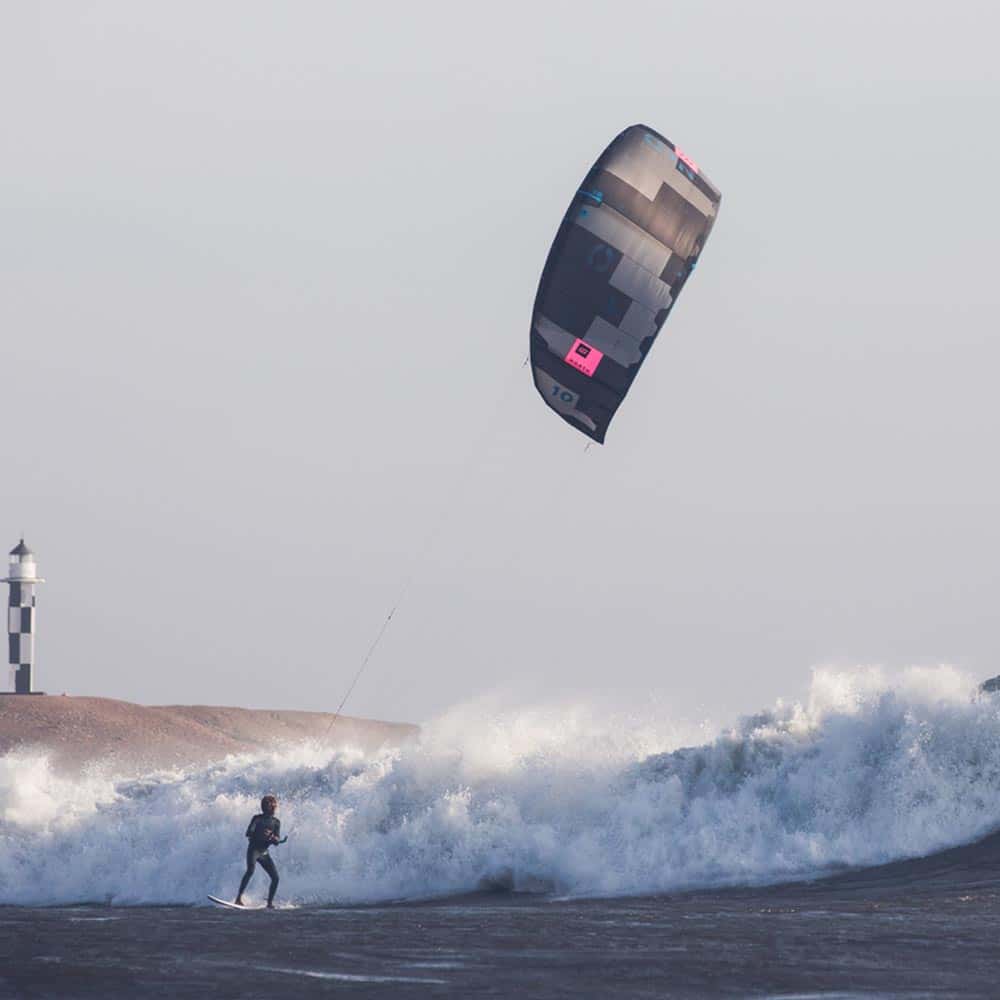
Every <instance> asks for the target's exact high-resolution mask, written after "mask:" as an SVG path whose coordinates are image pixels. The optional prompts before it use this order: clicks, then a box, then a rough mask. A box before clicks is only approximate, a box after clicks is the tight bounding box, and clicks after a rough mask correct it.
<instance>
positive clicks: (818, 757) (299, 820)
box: [0, 668, 1000, 904]
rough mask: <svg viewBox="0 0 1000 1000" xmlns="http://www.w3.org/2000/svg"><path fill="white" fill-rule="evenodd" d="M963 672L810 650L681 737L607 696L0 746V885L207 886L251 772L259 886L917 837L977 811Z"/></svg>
mask: <svg viewBox="0 0 1000 1000" xmlns="http://www.w3.org/2000/svg"><path fill="white" fill-rule="evenodd" d="M972 686H973V685H972V683H971V681H970V680H969V679H968V678H965V677H963V676H962V675H961V674H959V673H958V672H956V671H954V670H950V669H948V668H938V669H933V670H916V669H915V670H910V671H907V672H906V673H904V674H902V675H900V676H898V677H895V678H888V677H887V676H886V675H884V674H883V673H882V672H881V671H879V670H874V669H873V670H861V671H839V672H838V671H833V670H820V671H816V673H815V675H814V679H813V684H812V690H811V693H810V697H809V698H808V700H807V702H806V703H805V704H787V705H786V704H782V703H779V704H778V705H777V706H775V707H774V708H773V709H771V710H769V711H766V712H761V713H760V714H758V715H755V716H752V717H748V718H746V719H743V720H741V721H740V722H739V724H738V725H737V726H735V727H734V728H733V729H732V730H731V731H728V732H724V733H722V734H720V735H717V736H714V737H712V738H708V737H706V736H704V735H703V736H702V737H701V738H700V739H698V740H695V741H693V742H695V744H696V745H694V746H691V745H690V744H691V742H692V740H691V735H692V734H690V733H688V734H678V733H677V732H676V731H672V730H670V729H664V728H663V727H660V726H657V725H640V724H638V723H637V722H636V721H635V720H630V719H622V718H619V719H617V720H611V721H610V722H609V721H608V720H605V724H603V725H601V724H599V723H598V721H597V720H596V717H595V716H594V715H593V714H588V713H585V712H581V711H580V710H576V711H573V712H551V711H550V712H541V711H532V712H520V713H509V714H506V715H501V716H495V715H491V714H490V713H489V712H488V711H487V710H486V709H485V708H484V707H483V706H476V707H473V708H465V709H461V710H458V709H457V710H455V711H453V712H451V713H449V714H448V715H447V716H446V717H444V718H442V719H441V720H439V721H438V722H437V723H434V724H431V725H430V726H428V727H426V728H425V731H424V734H423V737H422V739H421V741H420V742H419V743H418V744H415V745H412V746H408V747H404V748H402V749H398V750H394V751H387V752H384V753H380V754H375V755H367V756H366V755H364V754H363V753H361V752H360V751H341V752H338V753H336V754H335V755H331V752H330V751H329V750H322V749H319V748H315V747H312V748H310V747H299V748H296V749H293V750H288V751H284V752H281V753H272V754H260V755H254V756H244V757H230V758H228V759H226V760H225V761H223V762H221V763H219V764H218V765H216V766H214V767H210V768H198V769H191V770H187V771H180V772H176V773H161V774H156V775H150V776H148V777H147V778H145V779H143V780H137V781H119V782H116V780H115V778H114V775H108V774H101V773H100V772H97V771H95V772H92V773H90V774H88V775H86V776H84V777H82V778H75V779H69V778H65V777H60V776H58V775H57V774H55V773H54V772H53V771H52V770H51V768H50V767H49V766H48V763H47V761H46V760H45V759H44V758H43V757H40V756H38V755H37V754H26V753H12V754H8V755H7V756H6V757H3V758H0V902H3V903H15V904H48V903H75V902H93V901H98V902H104V901H110V902H114V903H118V904H138V903H190V902H199V903H200V902H203V901H204V899H205V894H206V893H207V892H211V893H215V894H221V895H223V896H230V895H232V894H233V893H234V891H235V888H236V885H237V883H238V881H239V876H240V874H241V872H242V867H243V864H242V852H243V848H244V846H245V841H244V839H243V830H244V828H245V826H246V823H247V821H248V819H249V817H250V815H251V814H252V813H253V812H256V811H257V804H258V800H259V798H260V796H261V794H262V793H263V792H265V791H272V790H273V791H275V792H277V793H278V794H279V795H280V797H281V808H280V816H281V819H282V824H283V829H284V831H285V832H287V833H288V834H289V842H288V844H286V845H284V846H283V847H281V848H277V849H275V851H274V854H275V858H276V860H277V862H278V864H279V867H280V869H281V876H282V881H281V888H280V891H279V892H280V896H281V898H282V899H284V900H286V901H289V902H296V903H312V902H344V903H346V902H364V901H378V900H388V899H398V898H412V897H422V896H433V895H446V894H452V893H461V892H467V891H471V890H475V889H477V888H479V887H482V886H483V885H501V886H509V887H511V888H514V889H525V890H543V891H553V892H558V893H563V894H626V893H646V892H657V891H663V890H668V889H673V888H679V887H690V886H702V885H720V884H737V883H745V882H755V881H756V882H759V881H771V880H778V879H783V878H789V877H800V876H804V875H810V874H813V873H816V872H818V871H823V870H826V869H829V868H830V867H831V866H839V865H872V864H877V863H880V862H884V861H889V860H893V859H896V858H902V857H909V856H918V855H923V854H927V853H930V852H932V851H935V850H938V849H941V848H944V847H948V846H953V845H956V844H960V843H966V842H969V841H972V840H975V839H977V838H978V837H980V836H982V835H983V834H985V833H987V832H989V831H991V830H993V829H995V828H996V827H998V826H1000V698H993V697H982V698H973V697H970V694H969V692H970V689H971V688H972ZM681 743H687V744H688V748H687V749H674V748H675V747H677V746H678V745H680V744H681ZM266 881H267V880H266V877H265V876H264V874H263V873H259V874H258V875H257V876H256V879H255V884H254V885H253V887H252V889H253V890H254V892H255V893H256V895H257V896H258V897H259V895H260V894H261V893H262V891H263V890H264V888H265V883H266ZM251 895H253V892H252V893H251Z"/></svg>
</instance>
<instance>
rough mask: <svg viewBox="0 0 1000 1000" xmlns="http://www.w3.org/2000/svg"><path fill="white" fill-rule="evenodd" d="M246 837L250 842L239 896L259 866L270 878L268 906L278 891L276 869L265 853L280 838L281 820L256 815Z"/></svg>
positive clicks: (251, 821)
mask: <svg viewBox="0 0 1000 1000" xmlns="http://www.w3.org/2000/svg"><path fill="white" fill-rule="evenodd" d="M247 837H248V838H249V840H250V843H249V844H248V845H247V870H246V872H245V873H244V875H243V881H242V882H240V891H239V895H240V896H242V895H243V890H244V889H246V887H247V885H248V884H249V882H250V879H251V878H253V873H254V871H256V866H257V865H260V866H261V868H263V869H264V871H266V872H267V874H268V875H269V876H270V877H271V888H270V890H269V891H268V893H267V902H268V904H270V903H272V902H274V894H275V893H276V892H277V891H278V869H277V868H276V867H275V864H274V862H273V861H272V860H271V855H270V854H268V853H267V849H268V848H269V847H270V846H271V845H272V844H274V843H277V841H278V840H279V838H280V837H281V820H280V819H278V818H277V816H265V815H264V814H263V813H258V814H257V815H256V816H254V818H253V819H252V820H250V825H249V826H248V827H247Z"/></svg>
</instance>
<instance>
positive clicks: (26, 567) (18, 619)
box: [0, 538, 45, 694]
mask: <svg viewBox="0 0 1000 1000" xmlns="http://www.w3.org/2000/svg"><path fill="white" fill-rule="evenodd" d="M8 574H9V575H8V576H7V577H6V579H4V580H2V581H0V582H2V583H7V584H10V600H9V601H8V602H7V605H8V607H7V638H8V641H9V643H10V656H9V657H8V662H9V663H10V670H11V674H12V678H13V684H14V694H36V693H40V692H34V691H32V690H31V681H32V677H31V674H32V671H33V669H34V666H35V584H36V583H45V581H44V580H43V579H42V578H41V577H40V576H39V575H38V566H37V565H36V564H35V553H34V552H32V551H31V549H29V548H28V546H27V545H25V544H24V539H23V538H22V539H21V541H20V542H18V543H17V545H15V546H14V548H12V549H11V550H10V567H9V569H8Z"/></svg>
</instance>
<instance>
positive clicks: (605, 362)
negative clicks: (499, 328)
mask: <svg viewBox="0 0 1000 1000" xmlns="http://www.w3.org/2000/svg"><path fill="white" fill-rule="evenodd" d="M721 200H722V195H721V194H720V192H719V190H718V188H716V187H715V185H714V184H712V183H711V181H709V180H708V178H707V177H706V176H705V175H704V173H702V171H701V170H700V168H699V167H698V164H697V163H695V162H694V160H692V159H691V157H690V156H688V155H687V154H686V153H684V152H682V151H681V149H680V148H679V147H678V146H675V145H674V144H673V143H672V142H671V141H670V140H669V139H665V138H664V137H663V136H662V135H659V134H658V133H657V132H654V131H653V130H652V129H651V128H648V127H647V126H645V125H633V126H631V127H630V128H627V129H625V131H624V132H622V133H621V135H619V136H618V137H617V138H616V139H615V140H614V141H613V142H612V143H611V145H610V146H608V148H607V149H606V150H605V151H604V152H603V153H602V154H601V156H600V159H598V161H597V162H596V163H595V164H594V166H593V167H592V168H591V170H590V173H589V174H587V177H586V179H585V180H584V182H583V184H582V185H581V186H580V190H579V191H577V193H576V197H575V198H574V199H573V201H572V203H571V204H570V207H569V211H567V213H566V216H565V218H564V219H563V222H562V225H561V226H560V227H559V231H558V233H556V238H555V241H554V242H553V244H552V249H551V250H550V251H549V256H548V260H547V261H546V262H545V269H544V271H543V272H542V278H541V281H540V282H539V285H538V295H537V296H536V297H535V309H534V314H533V316H532V319H531V371H532V375H533V377H534V380H535V388H537V389H538V392H539V393H540V394H541V397H542V399H544V400H545V402H546V403H547V404H548V405H549V406H550V407H551V408H552V409H553V410H555V411H556V413H558V414H559V415H560V416H561V417H562V418H563V419H564V420H565V421H566V422H567V423H568V424H570V425H571V426H573V427H575V428H576V429H577V430H579V431H582V432H583V433H584V434H586V435H587V436H588V437H590V438H593V439H594V440H595V441H599V442H600V443H602V444H603V443H604V436H605V434H606V433H607V430H608V425H609V424H610V423H611V418H612V417H613V416H614V415H615V411H616V410H617V409H618V407H619V406H620V405H621V402H622V400H623V399H624V398H625V396H626V394H627V393H628V390H629V387H630V386H631V385H632V382H633V380H634V379H635V377H636V375H637V374H638V373H639V369H640V368H641V367H642V363H643V361H644V360H645V359H646V355H647V354H648V353H649V349H650V348H651V347H652V346H653V342H654V341H655V340H656V335H657V334H658V333H659V332H660V328H661V327H662V326H663V324H664V322H665V321H666V319H667V316H668V315H669V314H670V310H671V308H672V306H673V304H674V302H676V301H677V296H678V295H679V294H680V291H681V289H682V288H683V287H684V282H685V281H687V279H688V276H689V275H690V274H691V272H692V271H693V270H694V267H695V264H696V263H697V261H698V256H699V254H700V253H701V251H702V249H703V248H704V246H705V241H706V240H707V239H708V234H709V233H710V232H711V231H712V224H713V223H714V222H715V217H716V215H717V214H718V211H719V203H720V201H721Z"/></svg>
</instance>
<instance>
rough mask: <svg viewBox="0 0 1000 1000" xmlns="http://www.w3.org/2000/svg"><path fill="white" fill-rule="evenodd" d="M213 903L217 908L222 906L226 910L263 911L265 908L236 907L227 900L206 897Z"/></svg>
mask: <svg viewBox="0 0 1000 1000" xmlns="http://www.w3.org/2000/svg"><path fill="white" fill-rule="evenodd" d="M208 898H209V899H210V900H211V901H212V902H213V903H216V904H217V905H219V906H224V907H225V908H226V909H227V910H263V909H266V907H263V906H237V905H236V904H235V903H230V902H229V900H228V899H219V897H218V896H209V897H208Z"/></svg>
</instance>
